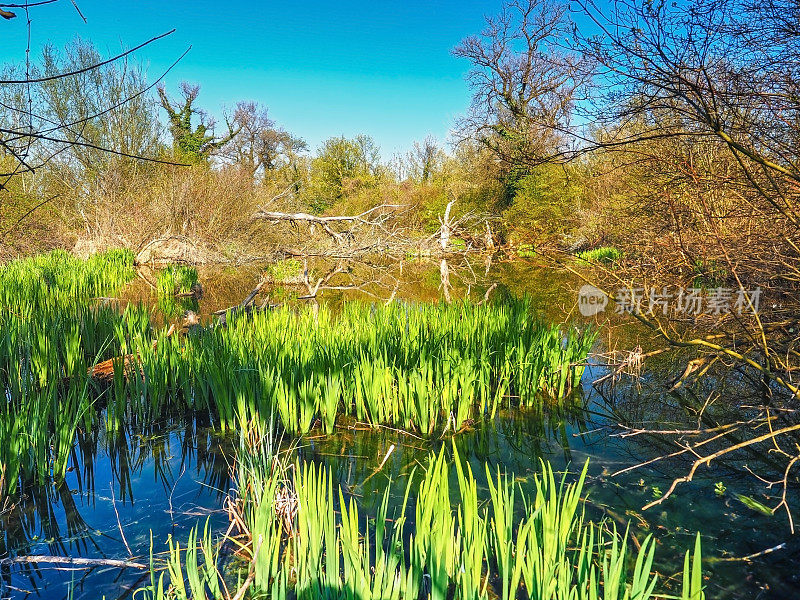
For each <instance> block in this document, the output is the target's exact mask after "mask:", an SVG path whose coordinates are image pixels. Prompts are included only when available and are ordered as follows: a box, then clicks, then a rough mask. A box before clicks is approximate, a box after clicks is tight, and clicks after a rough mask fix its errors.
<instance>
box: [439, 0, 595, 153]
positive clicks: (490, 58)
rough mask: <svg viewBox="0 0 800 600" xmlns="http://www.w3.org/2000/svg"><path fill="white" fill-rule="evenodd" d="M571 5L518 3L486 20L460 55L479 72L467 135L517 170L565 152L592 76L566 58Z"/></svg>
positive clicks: (465, 123)
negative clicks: (575, 111) (572, 122)
mask: <svg viewBox="0 0 800 600" xmlns="http://www.w3.org/2000/svg"><path fill="white" fill-rule="evenodd" d="M568 33H569V22H568V19H567V18H566V6H565V5H564V4H561V3H557V2H553V1H551V0H513V1H511V2H508V3H506V4H505V6H504V8H503V11H502V12H501V13H500V15H499V16H497V17H490V18H487V19H486V29H485V30H484V31H483V33H482V34H481V35H480V36H470V37H468V38H466V39H464V40H463V41H462V42H461V43H460V44H459V45H458V46H457V47H456V48H455V49H454V51H453V53H454V54H455V55H456V56H458V57H461V58H466V59H467V60H468V61H469V62H470V63H471V65H472V68H471V70H470V72H469V75H468V81H469V83H470V85H471V86H472V89H473V99H472V106H471V109H470V112H469V114H468V116H467V117H465V118H464V119H463V120H462V122H461V123H460V129H461V131H462V136H463V137H466V138H469V137H473V136H475V137H477V139H478V140H480V142H481V143H483V144H484V145H485V146H486V147H488V148H489V149H491V150H492V151H493V152H494V153H495V154H496V155H497V156H498V157H499V158H500V159H502V160H503V161H505V162H506V163H508V164H512V165H520V164H525V165H535V164H538V163H541V162H543V161H546V160H550V159H552V158H553V157H554V156H555V155H557V154H558V153H559V152H560V151H562V150H563V144H564V143H565V141H566V138H565V137H564V136H563V135H562V134H561V132H562V131H564V130H566V129H568V127H569V123H570V120H571V117H572V112H573V108H574V105H575V102H576V101H577V100H578V99H579V98H580V96H581V94H582V93H583V92H582V89H583V86H584V84H585V82H586V80H585V79H584V75H585V73H587V69H586V68H585V66H584V64H583V63H584V62H585V61H584V59H583V58H582V57H581V55H579V54H576V53H572V52H568V51H565V50H564V49H563V41H564V40H563V38H564V36H566V35H567V34H568Z"/></svg>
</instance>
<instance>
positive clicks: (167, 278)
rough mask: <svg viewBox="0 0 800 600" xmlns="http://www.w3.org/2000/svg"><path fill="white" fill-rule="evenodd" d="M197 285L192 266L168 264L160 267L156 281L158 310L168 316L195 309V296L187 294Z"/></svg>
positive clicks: (195, 272)
mask: <svg viewBox="0 0 800 600" xmlns="http://www.w3.org/2000/svg"><path fill="white" fill-rule="evenodd" d="M197 286H198V278H197V269H195V268H194V267H188V266H185V265H169V266H167V267H166V268H164V269H162V270H161V271H159V273H158V279H157V281H156V294H157V296H158V308H159V310H161V312H163V313H164V314H165V315H166V316H167V317H170V318H171V317H174V316H176V315H177V314H179V313H181V312H185V311H187V310H197V307H198V305H197V298H196V297H195V296H194V295H192V296H187V295H188V294H191V293H192V292H193V291H194V290H195V289H196V288H197Z"/></svg>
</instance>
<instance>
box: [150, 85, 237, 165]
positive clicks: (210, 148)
mask: <svg viewBox="0 0 800 600" xmlns="http://www.w3.org/2000/svg"><path fill="white" fill-rule="evenodd" d="M199 94H200V86H199V85H191V84H189V83H187V82H185V81H184V82H183V83H181V96H182V101H181V102H174V101H173V100H171V99H170V97H169V96H168V95H167V92H166V90H165V89H164V86H159V87H158V97H159V99H160V100H161V106H162V107H163V109H164V110H165V111H166V113H167V117H169V131H170V133H171V134H172V143H173V149H174V151H175V154H176V155H177V156H178V157H179V158H180V159H182V160H186V161H189V162H193V163H199V162H205V161H207V160H208V159H209V158H210V157H211V155H212V154H213V153H215V152H216V151H217V150H219V149H220V148H222V147H223V146H225V144H227V143H229V142H230V141H231V140H232V139H233V138H234V137H236V135H237V134H238V133H239V132H240V131H241V126H240V127H239V128H238V129H237V128H235V127H234V125H233V124H232V123H231V122H228V123H227V125H228V133H227V135H225V136H223V137H217V136H216V135H215V133H214V125H215V123H214V120H213V119H212V118H211V117H210V116H209V115H208V113H206V112H205V111H204V110H202V109H200V108H197V107H196V106H195V101H196V100H197V96H198V95H199ZM195 116H196V117H197V118H198V120H199V123H198V124H197V126H194V125H193V124H192V118H193V117H195Z"/></svg>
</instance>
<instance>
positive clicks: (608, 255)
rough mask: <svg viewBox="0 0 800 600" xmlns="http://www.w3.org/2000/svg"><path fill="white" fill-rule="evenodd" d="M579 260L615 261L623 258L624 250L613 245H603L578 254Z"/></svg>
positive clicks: (594, 261)
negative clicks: (621, 250)
mask: <svg viewBox="0 0 800 600" xmlns="http://www.w3.org/2000/svg"><path fill="white" fill-rule="evenodd" d="M576 256H577V257H578V259H579V260H581V261H584V262H588V263H615V262H617V261H618V260H619V259H620V258H622V252H620V251H619V250H617V249H616V248H614V247H612V246H601V247H599V248H594V249H592V250H584V251H583V252H578V254H576Z"/></svg>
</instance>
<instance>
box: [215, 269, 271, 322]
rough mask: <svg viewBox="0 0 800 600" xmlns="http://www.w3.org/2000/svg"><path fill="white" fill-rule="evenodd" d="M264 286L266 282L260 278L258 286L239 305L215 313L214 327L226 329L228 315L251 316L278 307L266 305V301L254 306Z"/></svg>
mask: <svg viewBox="0 0 800 600" xmlns="http://www.w3.org/2000/svg"><path fill="white" fill-rule="evenodd" d="M266 284H267V280H266V279H263V278H262V279H261V281H259V282H258V285H257V286H256V287H255V288H253V291H252V292H250V293H249V294H248V295H247V297H246V298H245V299H244V300H242V303H241V304H237V305H236V306H230V307H228V308H225V309H223V310H218V311H216V312H215V313H214V316H216V317H217V322H216V326H217V327H227V326H228V317H227V315H229V314H230V315H232V316H233V315H239V314H246V315H251V314H253V312H258V311H267V310H271V309H273V308H275V307H276V306H278V305H273V304H268V303H266V301H265V303H264V304H263V305H262V306H255V304H254V302H255V299H256V296H258V294H259V293H260V292H261V290H262V289H263V287H264V286H265V285H266Z"/></svg>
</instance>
